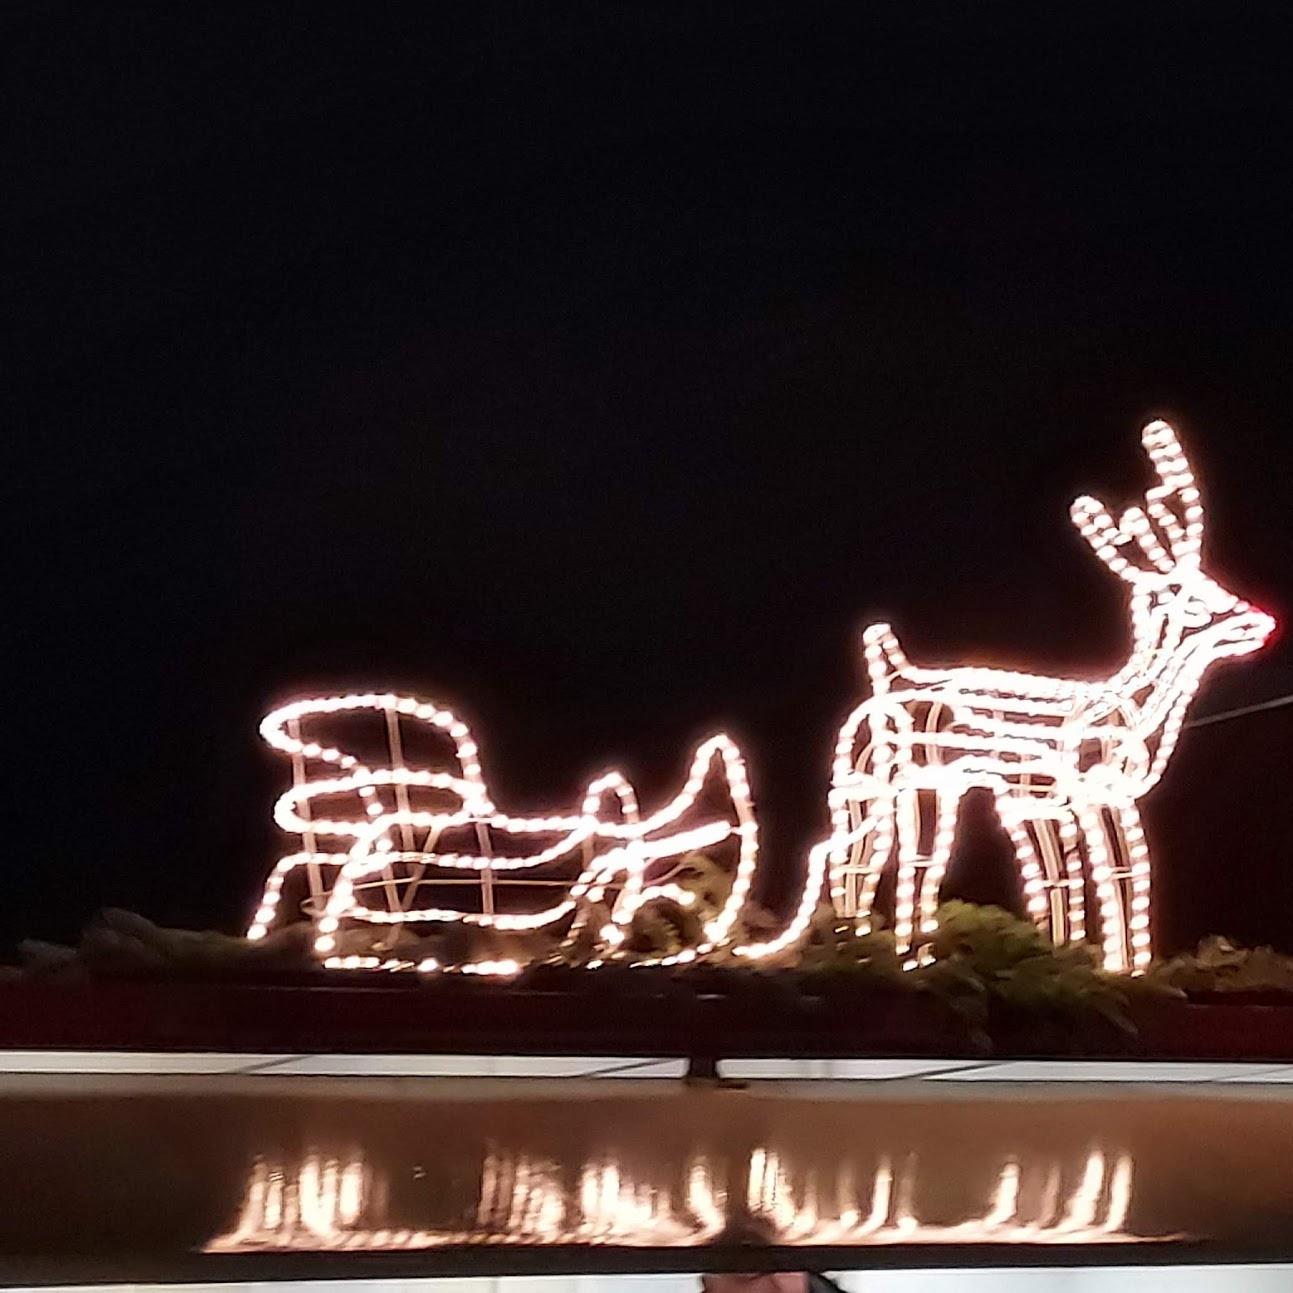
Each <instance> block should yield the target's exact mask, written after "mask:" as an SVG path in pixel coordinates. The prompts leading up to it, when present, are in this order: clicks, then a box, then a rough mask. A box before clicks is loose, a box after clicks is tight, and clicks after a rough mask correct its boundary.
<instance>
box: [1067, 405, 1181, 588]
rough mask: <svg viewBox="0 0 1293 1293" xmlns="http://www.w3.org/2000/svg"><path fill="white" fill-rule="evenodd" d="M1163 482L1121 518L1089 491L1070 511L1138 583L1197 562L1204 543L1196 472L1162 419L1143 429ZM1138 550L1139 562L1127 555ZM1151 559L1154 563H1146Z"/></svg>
mask: <svg viewBox="0 0 1293 1293" xmlns="http://www.w3.org/2000/svg"><path fill="white" fill-rule="evenodd" d="M1140 438H1141V443H1142V444H1144V446H1145V450H1146V452H1147V453H1148V454H1149V459H1150V462H1151V463H1152V464H1153V467H1154V473H1155V475H1156V476H1157V477H1158V484H1157V485H1155V486H1153V488H1151V489H1150V490H1149V491H1148V492H1147V493H1146V495H1145V504H1144V506H1143V507H1137V506H1132V507H1129V508H1127V509H1126V510H1125V511H1124V512H1123V513H1122V515H1121V516H1120V517H1119V518H1118V520H1117V522H1115V521H1114V519H1113V517H1112V516H1110V514H1109V510H1108V509H1107V508H1106V507H1105V505H1104V504H1103V503H1101V502H1100V501H1099V500H1098V499H1095V498H1092V497H1091V496H1090V495H1089V494H1084V495H1082V497H1080V498H1078V499H1075V500H1074V502H1073V506H1072V507H1071V508H1070V509H1069V512H1070V515H1071V516H1072V518H1073V523H1074V524H1075V525H1076V526H1077V528H1078V529H1079V530H1080V531H1081V533H1082V537H1083V538H1084V539H1086V541H1087V542H1088V543H1089V544H1090V545H1091V547H1092V548H1093V549H1094V550H1095V554H1096V556H1098V557H1099V558H1100V560H1101V561H1103V562H1104V563H1105V565H1106V566H1108V567H1109V569H1110V570H1112V571H1113V572H1114V574H1116V575H1118V576H1120V577H1121V578H1123V579H1126V580H1128V581H1132V582H1134V581H1135V580H1136V579H1138V578H1140V577H1141V576H1144V575H1152V574H1159V575H1170V574H1171V573H1172V572H1173V571H1174V570H1176V569H1177V567H1178V566H1180V565H1182V564H1186V563H1191V562H1192V563H1197V562H1198V559H1199V552H1200V549H1201V548H1202V546H1203V506H1202V504H1201V503H1200V502H1199V490H1198V486H1197V485H1196V484H1195V482H1194V473H1193V472H1192V471H1191V470H1190V464H1189V462H1188V461H1187V460H1186V457H1185V453H1184V452H1183V451H1182V449H1181V445H1180V442H1179V441H1178V440H1177V438H1176V432H1175V431H1173V430H1172V428H1171V427H1170V426H1169V425H1168V424H1167V423H1166V422H1161V421H1156V422H1150V423H1149V424H1148V425H1147V426H1146V427H1145V429H1144V430H1143V431H1142V432H1141V437H1140ZM1126 549H1132V550H1133V554H1134V556H1135V559H1134V560H1128V557H1127V556H1126V555H1124V552H1125V550H1126ZM1145 562H1147V563H1148V565H1145V564H1144V563H1145Z"/></svg>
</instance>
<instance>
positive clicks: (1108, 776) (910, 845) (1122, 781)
mask: <svg viewBox="0 0 1293 1293" xmlns="http://www.w3.org/2000/svg"><path fill="white" fill-rule="evenodd" d="M1142 441H1143V443H1144V446H1145V449H1146V451H1147V452H1148V454H1149V458H1150V461H1151V462H1152V464H1153V467H1154V471H1155V473H1156V475H1157V478H1158V483H1157V484H1156V485H1154V487H1153V488H1151V489H1150V490H1149V492H1148V494H1147V495H1146V497H1145V499H1144V505H1143V506H1137V507H1129V508H1127V510H1126V511H1124V512H1123V513H1122V515H1121V517H1120V518H1119V520H1118V521H1117V522H1115V521H1114V520H1113V519H1112V518H1111V516H1110V514H1109V512H1108V511H1107V509H1106V508H1105V506H1104V505H1103V504H1102V503H1100V502H1098V501H1097V500H1095V499H1093V498H1089V497H1082V498H1079V499H1077V500H1076V501H1075V502H1074V504H1073V507H1072V517H1073V521H1074V524H1075V525H1076V526H1077V527H1078V529H1079V531H1080V532H1081V534H1082V536H1083V538H1085V539H1086V541H1087V542H1088V543H1089V544H1090V545H1091V547H1092V548H1093V549H1094V551H1095V553H1096V555H1097V556H1098V557H1099V558H1100V559H1101V560H1102V561H1103V562H1104V563H1105V565H1106V566H1108V567H1109V569H1110V570H1112V571H1113V572H1114V574H1116V575H1117V576H1118V577H1119V578H1120V579H1122V580H1124V581H1125V582H1126V583H1127V585H1128V587H1129V588H1130V592H1131V598H1130V610H1131V625H1132V650H1131V654H1130V657H1129V658H1128V660H1127V662H1126V664H1124V665H1123V667H1122V668H1121V669H1119V670H1118V671H1117V673H1115V674H1114V675H1113V676H1112V677H1109V678H1104V679H1100V680H1098V681H1079V680H1071V679H1066V678H1048V677H1042V676H1038V675H1034V674H1022V673H1011V672H1006V671H1003V670H999V669H987V668H975V667H956V668H944V669H928V668H919V667H916V666H913V665H912V664H910V663H909V662H908V660H907V658H906V656H905V655H904V654H903V652H902V650H901V648H900V647H899V645H898V641H897V639H896V638H895V637H894V635H893V633H892V631H891V630H890V628H889V626H888V625H887V624H873V625H871V626H870V627H869V628H868V629H867V630H866V631H865V634H864V652H865V657H866V665H867V673H868V675H869V677H870V682H871V690H872V695H871V697H870V698H869V699H868V700H866V701H864V702H863V703H862V704H861V705H859V706H858V707H857V708H856V709H855V710H854V711H853V713H852V714H851V715H850V716H849V718H848V720H847V722H846V723H845V724H844V726H843V728H842V729H841V732H840V736H839V740H838V742H837V745H836V752H835V764H834V775H833V780H832V789H831V798H830V803H831V815H832V834H831V837H830V839H829V840H828V841H827V842H826V843H825V844H824V845H819V846H818V848H817V849H815V850H814V852H813V854H812V855H811V856H810V865H809V876H808V885H809V889H808V890H806V891H805V892H806V894H807V893H810V892H811V893H812V894H813V895H815V894H816V893H817V892H819V891H820V884H821V880H822V873H823V869H824V868H825V867H826V866H829V874H830V887H831V895H832V899H833V901H834V903H835V905H836V908H837V910H838V911H839V912H840V913H841V914H843V915H845V916H848V917H852V918H856V921H857V927H858V929H859V931H865V930H867V929H868V928H869V927H870V919H871V912H872V907H873V904H874V902H875V897H876V888H877V884H878V881H879V879H880V876H881V874H882V872H883V871H884V870H885V868H886V867H887V866H888V865H889V863H890V861H891V860H893V861H895V873H896V874H895V897H894V919H893V926H894V931H895V933H896V936H897V939H898V942H899V944H900V946H901V947H902V948H904V949H910V948H911V947H912V946H913V943H914V941H915V939H916V936H917V934H918V933H929V932H931V931H932V930H933V929H934V928H935V912H936V910H937V906H938V897H939V889H940V885H941V883H942V880H943V875H944V871H945V869H946V867H947V863H948V858H949V854H950V852H951V848H952V844H953V840H954V834H955V827H956V816H957V810H958V807H959V804H960V801H961V799H962V797H963V796H964V795H965V793H966V792H967V791H968V790H970V789H971V788H974V787H983V788H986V789H987V790H988V791H989V792H990V793H991V794H992V795H993V796H994V798H995V802H996V807H997V812H998V814H999V816H1000V819H1001V822H1002V825H1003V826H1004V827H1005V829H1006V831H1007V832H1008V833H1009V836H1010V838H1011V841H1012V842H1013V844H1014V848H1015V853H1016V857H1017V860H1018V864H1019V869H1020V874H1021V880H1022V883H1023V891H1024V900H1025V904H1026V906H1027V909H1028V911H1029V913H1030V915H1031V916H1032V917H1033V918H1034V919H1035V920H1036V921H1037V922H1038V923H1039V924H1042V925H1044V926H1048V927H1049V930H1050V934H1051V937H1052V939H1053V940H1054V941H1055V942H1056V943H1057V944H1058V943H1065V942H1072V941H1078V940H1082V939H1084V938H1086V937H1087V919H1086V898H1087V885H1088V880H1089V882H1090V885H1091V888H1092V890H1093V892H1094V895H1095V898H1096V903H1097V906H1098V909H1099V937H1100V943H1101V945H1102V948H1103V960H1104V965H1105V968H1106V969H1109V970H1119V971H1125V970H1132V971H1133V972H1140V971H1142V970H1143V969H1144V968H1145V967H1146V965H1147V964H1148V962H1149V958H1150V935H1149V898H1150V862H1149V853H1148V849H1147V847H1146V843H1145V836H1144V833H1143V831H1142V829H1141V823H1140V817H1139V813H1138V811H1137V807H1136V804H1137V801H1138V800H1139V799H1140V798H1141V797H1142V796H1143V795H1144V794H1145V793H1146V792H1147V791H1148V790H1150V789H1151V788H1152V787H1153V786H1154V785H1155V783H1156V782H1157V781H1158V779H1159V778H1160V777H1161V776H1162V774H1163V769H1164V767H1165V766H1166V764H1167V761H1168V759H1169V758H1170V757H1171V754H1172V750H1173V748H1174V747H1175V745H1176V740H1177V737H1178V736H1179V734H1180V730H1181V725H1182V722H1183V720H1184V717H1185V712H1186V709H1187V707H1188V706H1189V704H1190V701H1191V700H1192V698H1193V696H1194V694H1195V692H1196V690H1197V689H1198V686H1199V682H1200V680H1201V678H1202V676H1203V674H1204V672H1205V671H1206V670H1207V669H1208V667H1209V666H1210V665H1212V664H1213V663H1214V662H1215V661H1217V660H1221V659H1224V658H1226V657H1228V656H1240V655H1246V654H1248V653H1249V652H1251V651H1255V650H1257V648H1258V647H1260V646H1261V645H1262V643H1263V642H1264V641H1265V640H1266V638H1267V636H1268V635H1269V634H1270V632H1271V631H1272V629H1273V628H1274V626H1275V622H1274V620H1273V619H1271V617H1270V616H1269V615H1266V614H1264V613H1263V612H1261V611H1259V610H1257V609H1255V608H1254V607H1252V606H1250V605H1249V604H1248V603H1247V602H1244V601H1241V600H1240V599H1239V598H1237V597H1235V596H1234V595H1232V594H1231V593H1228V592H1226V591H1225V590H1224V589H1223V588H1221V587H1220V586H1219V585H1218V584H1216V583H1215V582H1214V581H1213V580H1211V579H1210V578H1209V577H1208V576H1207V575H1206V574H1204V572H1203V570H1202V568H1201V566H1200V555H1201V547H1202V540H1203V508H1202V505H1201V503H1200V500H1199V491H1198V487H1197V486H1196V484H1195V480H1194V476H1193V474H1192V472H1191V471H1190V467H1189V464H1188V463H1187V461H1186V458H1185V455H1184V453H1183V452H1182V451H1181V447H1180V444H1179V443H1178V442H1177V438H1176V434H1175V432H1174V431H1173V430H1172V428H1171V427H1170V426H1168V425H1167V423H1165V422H1151V423H1150V424H1149V425H1148V426H1146V427H1145V429H1144V431H1143V433H1142ZM1084 862H1085V872H1084V866H1083V864H1084ZM806 910H807V904H804V905H803V906H801V912H800V915H801V916H802V915H803V914H804V912H805V911H806Z"/></svg>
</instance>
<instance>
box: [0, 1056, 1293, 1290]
mask: <svg viewBox="0 0 1293 1293" xmlns="http://www.w3.org/2000/svg"><path fill="white" fill-rule="evenodd" d="M0 1058H2V1059H3V1062H0V1070H7V1071H4V1072H2V1073H0V1109H2V1112H0V1157H2V1158H3V1162H4V1163H5V1165H6V1170H5V1172H4V1174H3V1177H2V1178H0V1179H3V1182H4V1185H3V1206H0V1279H3V1280H4V1281H5V1282H7V1283H10V1284H14V1283H21V1284H34V1283H51V1282H52V1283H73V1282H86V1281H117V1282H135V1283H137V1282H145V1281H146V1282H158V1281H167V1282H177V1281H203V1282H211V1281H217V1282H218V1281H226V1280H237V1281H244V1280H261V1279H275V1278H295V1279H305V1278H328V1279H336V1278H357V1277H360V1276H370V1277H371V1276H392V1277H400V1278H410V1277H415V1276H418V1275H432V1274H446V1275H448V1274H480V1273H486V1272H490V1271H493V1272H512V1273H523V1272H535V1273H538V1272H554V1273H560V1272H589V1271H594V1270H604V1271H666V1270H688V1271H694V1270H704V1269H728V1270H731V1269H741V1268H746V1269H748V1268H749V1267H750V1265H751V1264H752V1263H757V1265H758V1266H759V1267H763V1268H771V1267H778V1266H779V1267H783V1268H786V1267H789V1268H795V1269H806V1268H807V1269H841V1268H842V1269H858V1268H862V1267H868V1266H877V1265H878V1266H884V1265H903V1266H940V1265H966V1264H974V1265H992V1266H998V1265H1020V1264H1023V1265H1030V1266H1039V1265H1049V1264H1074V1263H1081V1264H1084V1265H1091V1264H1099V1265H1113V1264H1135V1263H1153V1264H1157V1263H1162V1262H1188V1263H1191V1264H1198V1263H1204V1262H1213V1261H1239V1260H1244V1261H1262V1262H1276V1261H1285V1260H1290V1259H1293V1190H1291V1189H1290V1188H1289V1179H1290V1171H1289V1166H1288V1165H1289V1163H1290V1162H1293V1118H1291V1117H1290V1114H1293V1083H1290V1081H1289V1079H1290V1078H1293V1069H1290V1068H1289V1067H1288V1066H1283V1067H1281V1066H1276V1065H1254V1066H1243V1065H1236V1064H1229V1065H1177V1066H1173V1065H1148V1066H1144V1065H1142V1066H1126V1065H1124V1066H1122V1067H1119V1066H1117V1065H1110V1064H1105V1065H1096V1066H1092V1065H1090V1064H1085V1065H1084V1064H1067V1065H1059V1066H1050V1067H1046V1066H1042V1065H1037V1064H1030V1063H1028V1062H1018V1061H1016V1062H1014V1064H1013V1066H1012V1065H1011V1064H1002V1065H995V1066H994V1065H991V1064H965V1063H958V1062H956V1061H931V1060H905V1061H892V1060H891V1061H883V1060H879V1061H860V1060H859V1061H812V1062H801V1061H754V1060H751V1061H746V1066H747V1067H746V1070H745V1071H747V1072H749V1073H751V1075H752V1077H753V1075H754V1074H757V1073H758V1072H759V1071H760V1067H761V1068H762V1071H763V1072H764V1073H765V1074H767V1073H769V1072H775V1071H776V1069H775V1068H772V1069H770V1067H769V1066H775V1065H782V1066H783V1068H782V1069H781V1070H780V1071H781V1072H783V1073H785V1072H789V1073H795V1072H796V1071H798V1072H800V1073H811V1072H821V1071H822V1066H823V1065H825V1064H831V1065H835V1066H840V1067H841V1068H842V1069H843V1072H844V1075H837V1076H831V1075H829V1074H828V1075H824V1076H821V1077H819V1078H816V1079H813V1078H809V1077H806V1076H804V1077H797V1076H786V1077H772V1076H764V1077H753V1080H750V1081H748V1082H746V1083H745V1084H744V1085H742V1086H739V1087H738V1086H729V1087H713V1086H709V1087H697V1086H689V1085H685V1084H684V1083H682V1082H680V1081H678V1080H677V1079H676V1078H672V1079H671V1078H663V1077H655V1076H649V1075H651V1074H653V1073H658V1072H659V1071H660V1070H659V1068H658V1067H657V1066H658V1064H660V1063H663V1061H652V1060H649V1059H641V1058H638V1059H628V1060H625V1061H624V1062H623V1063H622V1064H620V1065H617V1064H616V1063H615V1062H614V1061H613V1060H607V1059H605V1058H599V1059H589V1060H587V1061H580V1060H578V1058H577V1057H567V1058H565V1059H532V1058H515V1059H510V1060H509V1059H508V1058H507V1057H494V1058H491V1059H490V1060H488V1061H487V1062H486V1066H493V1068H494V1071H495V1072H499V1071H502V1072H504V1073H508V1072H511V1073H524V1072H527V1071H528V1072H532V1073H533V1072H538V1073H545V1072H546V1073H548V1074H552V1073H557V1074H560V1073H565V1074H566V1075H567V1076H533V1077H518V1076H511V1077H507V1076H474V1075H473V1074H472V1071H473V1069H475V1071H476V1072H479V1070H480V1068H481V1067H482V1064H481V1061H479V1060H473V1059H472V1058H471V1057H452V1056H430V1057H429V1056H413V1057H381V1056H353V1055H352V1056H317V1055H316V1056H248V1055H237V1056H232V1055H231V1056H219V1055H187V1056H186V1055H167V1056H148V1055H137V1054H136V1055H128V1056H124V1055H116V1056H114V1055H103V1054H100V1055H96V1056H86V1055H67V1054H62V1055H60V1054H59V1053H49V1052H44V1053H35V1052H26V1053H13V1054H10V1055H8V1056H4V1057H0ZM580 1063H583V1064H584V1065H585V1067H583V1068H582V1069H581V1068H579V1067H578V1065H579V1064H580ZM674 1063H676V1062H674ZM796 1064H798V1065H800V1066H801V1067H800V1068H799V1069H798V1070H796V1068H795V1065H796ZM867 1065H870V1068H869V1069H868V1068H867V1067H866V1066H867ZM534 1066H538V1067H537V1069H536V1068H535V1067H534ZM545 1066H546V1067H545ZM554 1066H556V1067H554ZM87 1069H97V1070H98V1071H87ZM608 1069H609V1070H611V1071H613V1072H618V1073H620V1074H621V1075H622V1076H621V1077H620V1079H619V1080H608V1079H606V1078H598V1077H589V1076H578V1074H580V1073H582V1074H588V1073H590V1072H594V1071H598V1072H606V1071H607V1070H608ZM731 1071H732V1072H736V1071H738V1066H737V1065H735V1064H734V1065H733V1066H732V1070H731ZM446 1072H448V1073H450V1074H456V1075H455V1076H437V1074H444V1073H446ZM337 1074H348V1076H337ZM644 1074H646V1075H648V1076H643V1075H644ZM1112 1078H1121V1079H1122V1080H1111V1079H1112ZM1136 1079H1140V1080H1136Z"/></svg>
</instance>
